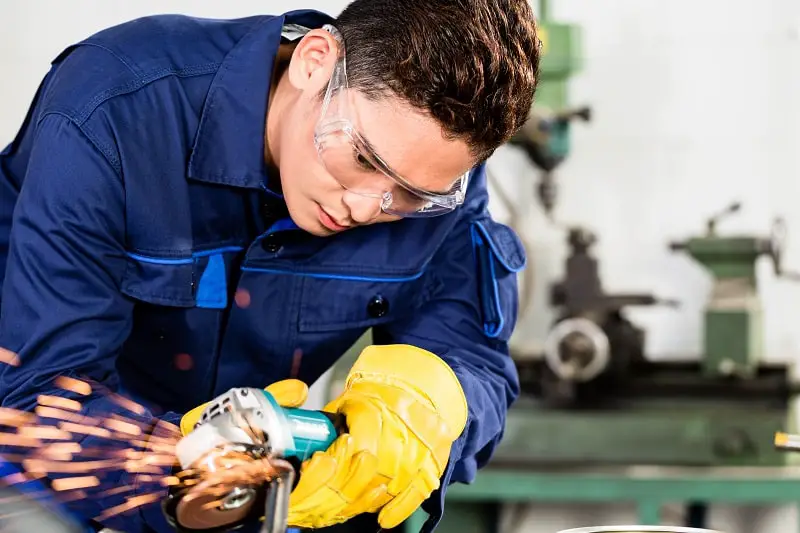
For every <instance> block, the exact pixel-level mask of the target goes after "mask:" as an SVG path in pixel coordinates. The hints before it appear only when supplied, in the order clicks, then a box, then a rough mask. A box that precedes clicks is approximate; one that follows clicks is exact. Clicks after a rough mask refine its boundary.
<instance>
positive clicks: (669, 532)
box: [558, 526, 723, 533]
mask: <svg viewBox="0 0 800 533" xmlns="http://www.w3.org/2000/svg"><path fill="white" fill-rule="evenodd" d="M558 533H723V532H722V531H717V530H712V529H697V528H693V527H670V526H601V527H579V528H575V529H564V530H561V531H559V532H558Z"/></svg>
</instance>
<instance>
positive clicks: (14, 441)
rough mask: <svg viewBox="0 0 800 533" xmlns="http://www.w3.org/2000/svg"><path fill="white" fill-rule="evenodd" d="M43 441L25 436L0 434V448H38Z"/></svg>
mask: <svg viewBox="0 0 800 533" xmlns="http://www.w3.org/2000/svg"><path fill="white" fill-rule="evenodd" d="M41 445H42V441H40V440H39V439H34V438H31V437H26V436H24V435H15V434H13V433H0V446H16V447H19V448H38V447H40V446H41Z"/></svg>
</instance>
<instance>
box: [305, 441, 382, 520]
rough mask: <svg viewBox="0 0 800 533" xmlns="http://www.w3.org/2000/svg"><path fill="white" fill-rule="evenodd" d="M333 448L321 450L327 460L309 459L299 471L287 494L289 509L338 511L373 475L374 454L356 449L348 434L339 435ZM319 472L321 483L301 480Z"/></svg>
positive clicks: (375, 459)
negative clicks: (297, 479) (292, 488)
mask: <svg viewBox="0 0 800 533" xmlns="http://www.w3.org/2000/svg"><path fill="white" fill-rule="evenodd" d="M332 448H333V449H331V450H329V452H326V453H324V454H320V455H321V456H322V457H323V458H324V457H325V456H328V457H327V459H328V460H326V459H323V458H321V459H319V460H318V461H317V463H315V464H312V463H311V462H310V463H309V465H308V467H307V468H304V469H303V471H302V472H301V474H300V482H299V483H298V484H297V487H296V488H295V490H294V491H293V493H292V497H291V498H290V509H291V510H294V511H297V512H305V511H314V512H315V513H319V514H338V513H339V511H340V510H341V509H343V508H344V507H345V506H346V505H348V504H349V503H350V502H351V501H352V500H354V499H356V498H358V496H360V495H361V494H362V493H363V492H364V490H365V489H366V488H367V485H368V484H369V482H370V481H371V480H372V479H373V478H374V477H375V474H376V472H377V464H378V460H377V458H376V457H375V456H374V455H372V454H371V453H369V452H365V451H358V452H356V449H355V447H354V439H353V438H352V437H351V436H349V435H348V436H346V438H341V437H340V439H337V442H336V443H334V447H332ZM354 452H355V453H354ZM328 453H330V454H331V455H328ZM331 456H332V457H331ZM312 461H313V459H312ZM318 470H319V472H318ZM320 474H321V476H320V478H318V479H321V478H324V483H322V484H320V483H319V481H314V482H309V483H306V484H304V483H303V482H304V480H306V479H309V477H310V476H317V475H320ZM301 485H304V486H302V487H301ZM295 495H296V496H295ZM292 498H294V499H292Z"/></svg>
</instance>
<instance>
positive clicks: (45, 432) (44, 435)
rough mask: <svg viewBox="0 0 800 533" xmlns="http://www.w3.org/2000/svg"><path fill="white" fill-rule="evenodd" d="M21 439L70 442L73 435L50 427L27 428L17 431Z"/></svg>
mask: <svg viewBox="0 0 800 533" xmlns="http://www.w3.org/2000/svg"><path fill="white" fill-rule="evenodd" d="M17 434H18V435H19V436H21V437H30V438H34V439H45V440H69V439H71V438H72V435H71V434H70V433H69V432H68V431H64V430H63V429H58V428H54V427H48V426H25V427H21V428H19V429H18V430H17Z"/></svg>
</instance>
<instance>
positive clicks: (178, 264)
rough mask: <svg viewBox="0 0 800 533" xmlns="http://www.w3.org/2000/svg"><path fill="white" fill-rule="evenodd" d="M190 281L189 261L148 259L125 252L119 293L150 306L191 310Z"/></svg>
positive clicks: (191, 267) (192, 282) (192, 274)
mask: <svg viewBox="0 0 800 533" xmlns="http://www.w3.org/2000/svg"><path fill="white" fill-rule="evenodd" d="M194 278H195V265H194V260H193V259H191V258H188V259H170V258H151V257H145V256H140V255H137V254H133V253H129V254H128V265H127V267H126V270H125V277H124V279H123V280H122V292H123V293H125V294H127V295H128V296H130V297H131V298H135V299H136V300H141V301H143V302H147V303H150V304H155V305H164V306H170V307H193V306H194V305H195V294H194V292H195V289H194V285H195V279H194Z"/></svg>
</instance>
